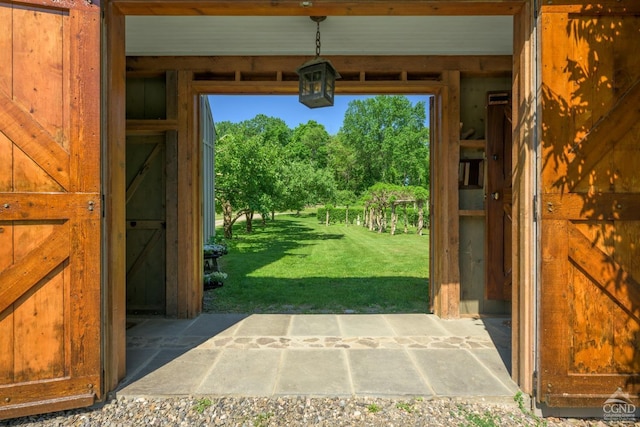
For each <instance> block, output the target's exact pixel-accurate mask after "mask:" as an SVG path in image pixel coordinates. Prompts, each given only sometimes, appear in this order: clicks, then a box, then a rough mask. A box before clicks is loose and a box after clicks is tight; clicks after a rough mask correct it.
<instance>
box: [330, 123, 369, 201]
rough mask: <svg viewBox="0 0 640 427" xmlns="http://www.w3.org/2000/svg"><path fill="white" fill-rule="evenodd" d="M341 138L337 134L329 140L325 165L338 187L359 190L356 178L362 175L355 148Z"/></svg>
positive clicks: (341, 136) (353, 190)
mask: <svg viewBox="0 0 640 427" xmlns="http://www.w3.org/2000/svg"><path fill="white" fill-rule="evenodd" d="M343 139H344V138H343V135H341V134H338V135H336V136H334V137H332V138H331V139H330V140H329V144H328V147H327V149H328V152H329V153H328V165H327V167H328V169H330V170H331V171H333V176H334V177H335V179H336V184H337V185H338V188H339V189H341V190H349V191H352V192H356V191H358V190H359V185H358V181H357V179H356V178H357V177H358V176H361V175H362V172H361V171H362V165H360V164H358V161H357V159H356V152H355V150H354V149H353V148H352V147H351V146H348V145H346V144H345V143H344V142H343Z"/></svg>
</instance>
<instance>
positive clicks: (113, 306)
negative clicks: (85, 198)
mask: <svg viewBox="0 0 640 427" xmlns="http://www.w3.org/2000/svg"><path fill="white" fill-rule="evenodd" d="M103 25H104V26H105V27H106V31H104V34H105V37H106V41H105V48H104V50H105V52H104V53H105V55H104V57H105V58H106V61H103V64H102V66H103V72H104V76H105V87H103V91H104V95H105V96H104V99H105V101H106V108H104V111H105V114H103V116H102V117H103V122H102V123H103V126H102V129H103V131H102V140H103V141H105V144H104V145H103V147H104V148H103V154H104V164H105V168H104V172H103V174H104V175H103V179H104V184H103V188H102V194H103V195H104V198H105V205H104V211H105V224H104V228H105V230H104V245H105V250H104V254H105V255H104V260H103V262H104V264H103V265H104V268H103V271H104V273H103V274H104V275H103V277H102V281H103V298H104V301H105V304H104V306H105V309H104V316H103V319H102V321H103V322H104V323H103V324H104V331H103V342H104V345H103V347H104V372H105V378H104V384H105V388H106V391H108V390H113V389H115V388H116V387H117V385H118V382H119V381H120V380H121V379H122V378H124V376H125V374H126V366H125V362H126V294H127V291H126V222H125V219H126V215H125V207H126V203H125V199H126V182H125V153H126V146H125V142H126V136H125V132H126V125H125V108H126V103H125V68H126V67H125V19H124V15H122V14H120V13H119V12H118V11H117V10H116V9H115V8H114V6H113V4H112V3H107V8H106V19H105V22H104V24H103Z"/></svg>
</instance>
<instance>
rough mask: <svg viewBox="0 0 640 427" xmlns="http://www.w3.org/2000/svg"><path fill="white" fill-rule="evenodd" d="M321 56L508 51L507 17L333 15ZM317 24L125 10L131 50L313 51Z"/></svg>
mask: <svg viewBox="0 0 640 427" xmlns="http://www.w3.org/2000/svg"><path fill="white" fill-rule="evenodd" d="M320 32H321V40H322V51H321V54H322V55H511V54H512V51H513V18H512V17H511V16H408V17H407V16H402V17H401V16H394V17H388V16H355V17H349V16H339V17H338V16H335V17H333V16H332V17H328V18H327V19H326V20H325V21H324V22H322V23H321V24H320ZM315 36H316V24H315V22H313V21H311V19H309V18H308V17H300V16H275V17H258V16H240V17H228V16H127V17H126V43H127V44H126V51H127V55H132V56H151V55H153V56H166V55H196V56H209V55H305V56H310V55H314V54H315Z"/></svg>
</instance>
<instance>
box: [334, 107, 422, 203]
mask: <svg viewBox="0 0 640 427" xmlns="http://www.w3.org/2000/svg"><path fill="white" fill-rule="evenodd" d="M425 121H426V112H425V103H424V102H418V103H417V104H415V105H412V104H411V102H410V101H409V99H408V98H407V97H405V96H388V95H381V96H376V97H374V98H367V99H364V100H354V101H351V102H350V103H349V107H348V108H347V112H346V113H345V118H344V122H343V126H342V128H341V130H340V134H341V141H342V143H343V144H344V145H345V146H347V147H349V148H350V149H351V150H352V151H353V154H354V158H355V164H357V165H359V167H358V168H355V169H350V172H352V173H353V174H354V175H355V176H352V177H351V178H350V179H352V180H355V181H356V182H355V183H354V185H353V189H354V190H355V191H356V192H357V193H361V192H363V191H364V190H365V189H367V188H369V187H370V186H372V185H373V184H375V183H376V182H385V183H390V184H396V185H420V186H423V187H428V185H429V132H428V128H427V127H426V126H425Z"/></svg>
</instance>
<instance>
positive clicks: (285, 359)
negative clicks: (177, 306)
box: [118, 314, 518, 399]
mask: <svg viewBox="0 0 640 427" xmlns="http://www.w3.org/2000/svg"><path fill="white" fill-rule="evenodd" d="M138 320H139V319H138ZM510 338H511V329H510V327H509V323H508V319H504V318H490V319H471V318H468V319H460V320H440V319H438V318H437V317H436V316H433V315H427V314H384V315H382V314H371V315H355V314H347V315H333V314H327V315H321V314H318V315H272V314H265V315H255V314H254V315H251V316H244V315H230V314H221V315H215V314H208V315H202V316H200V317H198V318H197V319H193V320H188V321H185V320H176V321H171V320H166V319H150V320H142V321H140V320H139V323H138V325H136V326H134V327H132V328H131V329H129V330H128V331H127V347H128V348H127V376H126V378H125V380H124V381H123V382H122V384H121V386H120V389H119V390H118V393H119V394H123V395H130V396H137V395H181V394H184V395H193V394H207V395H221V396H273V395H306V396H352V395H356V396H379V397H389V396H394V397H402V396H422V397H431V396H436V397H437V396H441V397H442V396H451V397H473V396H477V397H492V398H500V397H503V398H505V399H512V397H513V395H514V394H515V393H516V392H517V390H518V387H517V386H516V384H515V383H514V382H513V381H512V380H511V378H510V375H509V369H510V367H509V365H510Z"/></svg>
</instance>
